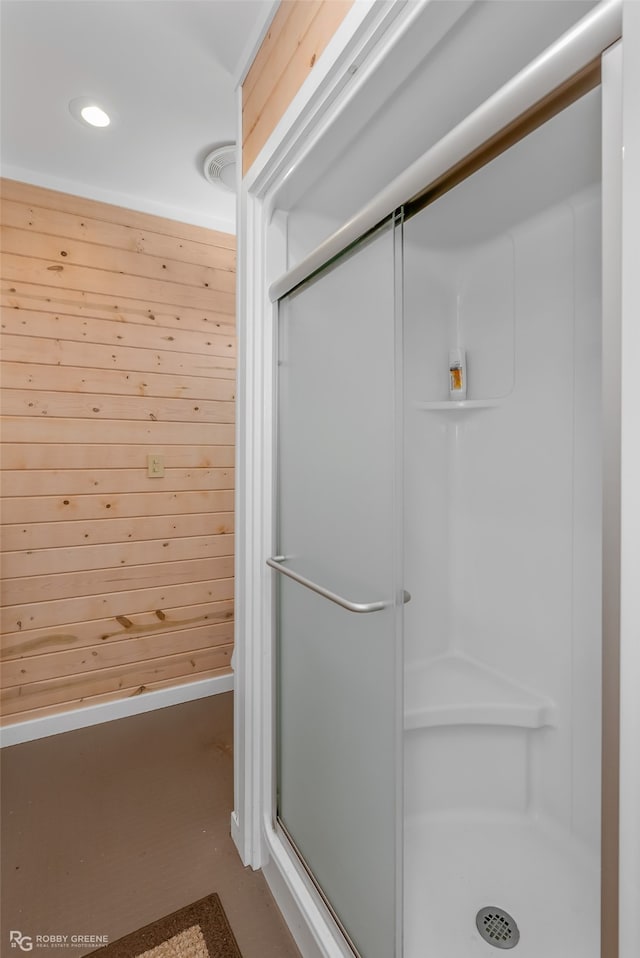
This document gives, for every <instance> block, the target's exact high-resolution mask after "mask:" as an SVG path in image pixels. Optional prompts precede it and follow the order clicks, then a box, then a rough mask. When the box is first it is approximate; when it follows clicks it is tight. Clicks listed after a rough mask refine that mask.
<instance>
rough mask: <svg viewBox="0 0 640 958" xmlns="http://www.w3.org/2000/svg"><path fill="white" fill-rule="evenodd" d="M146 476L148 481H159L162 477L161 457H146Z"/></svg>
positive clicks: (162, 465) (162, 460)
mask: <svg viewBox="0 0 640 958" xmlns="http://www.w3.org/2000/svg"><path fill="white" fill-rule="evenodd" d="M147 475H148V476H149V478H150V479H161V478H162V477H163V476H164V458H163V457H162V456H147Z"/></svg>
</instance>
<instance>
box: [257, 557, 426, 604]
mask: <svg viewBox="0 0 640 958" xmlns="http://www.w3.org/2000/svg"><path fill="white" fill-rule="evenodd" d="M285 559H286V556H272V557H271V558H270V559H267V565H268V566H270V568H272V569H275V571H276V572H280V573H281V574H282V575H286V576H288V578H289V579H293V581H294V582H298V583H299V584H300V585H303V586H304V587H305V588H306V589H311V591H312V592H316V593H317V594H318V595H321V596H323V598H325V599H329V601H330V602H335V603H336V605H339V606H340V607H341V608H343V609H346V610H347V611H348V612H380V611H381V610H382V609H388V608H389V607H390V606H392V605H393V602H351V601H350V600H349V599H345V598H344V597H343V596H341V595H338V594H337V592H331V590H330V589H325V588H324V586H321V585H318V584H317V583H316V582H312V581H311V579H307V578H305V576H303V575H300V573H299V572H294V571H293V569H287V568H286V567H285V566H283V565H282V563H283V562H284V561H285ZM410 599H411V596H410V595H409V593H408V592H407V591H405V592H404V593H403V598H402V602H403V604H404V603H406V602H409V601H410Z"/></svg>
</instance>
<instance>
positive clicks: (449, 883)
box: [404, 813, 600, 958]
mask: <svg viewBox="0 0 640 958" xmlns="http://www.w3.org/2000/svg"><path fill="white" fill-rule="evenodd" d="M404 897H405V921H404V927H405V948H404V954H405V958H476V956H477V958H491V956H492V955H495V956H497V955H499V954H501V953H504V952H502V951H501V950H499V949H498V948H496V947H494V946H493V945H490V944H488V943H487V942H485V941H484V940H483V939H482V938H481V937H480V935H479V933H478V931H477V929H476V923H475V922H476V914H477V913H478V911H479V910H480V909H481V908H483V907H485V906H494V907H497V908H500V909H504V910H505V911H507V912H509V913H510V914H511V915H512V916H513V918H514V919H515V921H516V922H517V924H518V927H519V929H520V940H519V942H518V944H517V945H516V946H515V947H514V948H513V949H511V950H510V953H511V954H513V956H514V958H541V956H544V958H598V956H599V954H600V883H599V868H598V867H597V863H596V861H595V859H594V858H590V857H589V856H588V854H587V853H586V852H584V851H583V850H581V849H579V848H576V847H574V846H573V845H572V844H571V843H570V842H568V841H567V839H566V837H564V836H562V834H561V833H560V832H559V831H558V832H557V833H556V832H554V831H553V830H552V829H550V828H548V827H546V826H545V825H544V824H541V823H540V822H538V821H534V820H533V819H531V818H529V817H528V816H521V817H516V816H510V817H507V816H501V817H498V816H494V817H491V818H490V817H480V816H478V817H474V818H472V817H471V816H470V815H469V814H467V815H464V816H463V815H462V814H458V813H456V814H447V815H445V814H438V815H429V816H420V817H414V818H409V819H408V820H407V821H406V822H405V884H404Z"/></svg>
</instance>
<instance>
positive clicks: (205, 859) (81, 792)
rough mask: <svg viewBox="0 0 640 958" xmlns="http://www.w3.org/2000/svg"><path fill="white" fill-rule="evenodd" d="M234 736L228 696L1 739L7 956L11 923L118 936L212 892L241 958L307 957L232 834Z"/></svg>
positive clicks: (28, 930)
mask: <svg viewBox="0 0 640 958" xmlns="http://www.w3.org/2000/svg"><path fill="white" fill-rule="evenodd" d="M232 740H233V738H232V694H231V693H225V694H222V695H216V696H212V697H210V698H207V699H200V700H198V701H195V702H188V703H186V704H184V705H176V706H173V707H171V708H165V709H160V710H158V711H155V712H147V713H145V714H143V715H138V716H134V717H132V718H126V719H120V720H118V721H115V722H109V723H105V724H104V725H95V726H92V727H91V728H87V729H80V730H78V731H74V732H66V733H64V734H62V735H56V736H52V737H50V738H46V739H40V740H38V741H35V742H28V743H25V744H23V745H15V746H11V747H9V748H5V749H3V750H2V753H1V762H2V886H1V887H2V901H1V903H2V920H1V932H0V934H1V939H0V954H2V955H5V954H8V953H9V932H10V931H11V930H19V931H20V932H21V933H22V934H24V935H30V936H32V937H33V938H34V939H35V936H36V935H52V934H53V935H56V934H59V935H65V934H66V935H69V936H71V935H77V934H81V935H108V936H109V940H110V941H114V940H116V939H117V938H120V937H122V936H123V935H126V934H129V933H130V932H132V931H135V930H136V929H138V928H140V927H142V926H144V925H146V924H148V923H150V922H152V921H154V920H156V919H158V918H160V917H162V916H163V915H166V914H169V913H170V912H172V911H175V910H177V909H178V908H181V907H183V906H184V905H187V904H189V903H190V902H193V901H196V900H197V899H199V898H202V897H204V896H205V895H208V894H210V893H211V892H218V894H219V895H220V898H221V900H222V904H223V906H224V909H225V911H226V913H227V917H228V919H229V922H230V924H231V927H232V928H233V931H234V934H235V936H236V939H237V941H238V944H239V946H240V949H241V951H242V954H243V958H299V952H298V950H297V949H296V947H295V945H294V943H293V939H292V938H291V935H290V934H289V931H288V929H287V927H286V925H285V924H284V921H283V920H282V917H281V916H280V913H279V911H278V909H277V907H276V905H275V903H274V901H273V898H272V897H271V894H270V892H269V889H268V887H267V885H266V882H265V881H264V879H263V877H262V875H261V874H260V873H258V872H254V871H252V870H251V869H250V868H244V867H243V865H242V863H241V861H240V858H239V857H238V854H237V852H236V849H235V846H234V845H233V843H232V841H231V838H230V836H229V817H230V814H231V809H232V803H233V759H232ZM94 947H96V946H91V947H86V946H85V947H81V948H70V949H67V950H64V951H63V950H60V949H56V948H52V947H50V946H48V947H44V948H42V947H41V948H35V947H34V948H33V950H32V951H31V954H32V955H33V956H34V958H40V956H47V958H57V956H61V955H63V954H64V955H68V956H70V958H80V956H81V955H83V954H87V953H88V952H90V951H92V950H93V948H94ZM10 953H11V954H12V955H13V956H16V955H18V954H22V952H20V951H19V950H18V949H15V950H12V951H11V952H10Z"/></svg>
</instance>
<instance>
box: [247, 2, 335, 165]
mask: <svg viewBox="0 0 640 958" xmlns="http://www.w3.org/2000/svg"><path fill="white" fill-rule="evenodd" d="M352 4H353V0H281V2H280V6H279V7H278V9H277V11H276V14H275V16H274V18H273V21H272V23H271V26H270V27H269V30H268V32H267V34H266V36H265V38H264V40H263V41H262V45H261V46H260V49H259V50H258V53H257V54H256V58H255V60H254V61H253V63H252V65H251V69H250V70H249V72H248V74H247V76H246V79H245V81H244V83H243V84H242V171H243V173H246V172H247V170H248V169H249V167H250V166H251V164H252V163H253V161H254V160H255V158H256V157H257V155H258V153H259V152H260V150H261V149H262V147H263V146H264V144H265V143H266V142H267V140H268V139H269V136H270V135H271V133H272V132H273V130H274V129H275V127H276V125H277V124H278V121H279V120H280V119H281V118H282V116H283V114H284V113H285V111H286V109H287V107H288V106H289V104H290V103H291V101H292V100H293V98H294V96H295V95H296V93H297V92H298V90H299V89H300V87H301V86H302V84H303V83H304V81H305V79H306V78H307V76H308V75H309V73H310V72H311V70H312V69H313V67H314V65H315V63H316V62H317V60H318V58H319V56H320V54H321V53H322V51H323V50H324V49H325V47H326V46H327V44H328V42H329V40H330V39H331V37H332V36H333V35H334V33H335V32H336V30H337V29H338V27H339V26H340V24H341V23H342V21H343V20H344V18H345V16H346V14H347V12H348V11H349V9H350V8H351V6H352Z"/></svg>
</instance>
